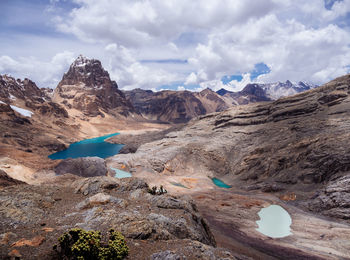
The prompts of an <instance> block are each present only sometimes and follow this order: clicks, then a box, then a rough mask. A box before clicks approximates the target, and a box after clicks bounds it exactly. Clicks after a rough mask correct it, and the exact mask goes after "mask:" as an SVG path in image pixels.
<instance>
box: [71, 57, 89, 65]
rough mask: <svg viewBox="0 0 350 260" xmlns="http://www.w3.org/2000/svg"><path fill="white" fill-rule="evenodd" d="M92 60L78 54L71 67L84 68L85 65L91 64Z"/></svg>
mask: <svg viewBox="0 0 350 260" xmlns="http://www.w3.org/2000/svg"><path fill="white" fill-rule="evenodd" d="M91 62H92V60H90V59H89V58H87V57H86V56H84V55H82V54H80V55H79V56H78V57H77V58H76V60H75V61H74V62H73V63H72V65H71V67H85V66H86V65H87V64H89V63H91Z"/></svg>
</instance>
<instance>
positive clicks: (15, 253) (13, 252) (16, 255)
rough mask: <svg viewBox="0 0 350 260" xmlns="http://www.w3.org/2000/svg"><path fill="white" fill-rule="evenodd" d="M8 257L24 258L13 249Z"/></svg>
mask: <svg viewBox="0 0 350 260" xmlns="http://www.w3.org/2000/svg"><path fill="white" fill-rule="evenodd" d="M8 256H11V257H22V255H21V254H20V252H19V251H18V250H17V249H13V250H12V251H11V252H10V253H8Z"/></svg>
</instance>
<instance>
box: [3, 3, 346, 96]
mask: <svg viewBox="0 0 350 260" xmlns="http://www.w3.org/2000/svg"><path fill="white" fill-rule="evenodd" d="M0 10H1V16H0V74H4V73H7V74H10V75H12V76H14V77H17V78H24V77H27V78H30V79H32V80H34V81H35V82H36V83H37V84H38V85H39V86H40V87H55V86H56V85H57V83H58V82H59V80H60V79H61V78H62V75H63V73H64V72H65V71H67V70H68V68H69V65H70V64H71V62H72V61H73V60H74V59H75V58H76V57H77V56H78V55H79V54H83V55H85V56H87V57H89V58H96V59H99V60H101V61H102V64H103V66H104V67H105V68H106V69H107V70H108V71H109V73H110V75H111V77H112V79H114V80H116V81H117V83H118V85H119V87H120V88H121V89H133V88H144V89H158V90H159V89H165V88H170V89H191V90H195V89H201V88H206V87H210V88H212V89H214V90H217V89H220V88H221V87H225V88H226V89H230V90H239V89H241V88H242V87H244V86H245V84H247V83H249V82H252V81H254V82H275V81H285V80H287V79H289V80H292V81H307V82H312V83H315V84H322V83H325V82H327V81H329V80H331V79H333V78H335V77H337V76H340V75H343V74H346V73H349V72H350V27H349V26H350V0H343V1H335V0H307V1H305V0H247V1H242V0H215V1H213V0H191V1H188V0H143V1H141V0H140V1H137V0H98V1H96V0H51V1H50V0H31V1H28V0H0Z"/></svg>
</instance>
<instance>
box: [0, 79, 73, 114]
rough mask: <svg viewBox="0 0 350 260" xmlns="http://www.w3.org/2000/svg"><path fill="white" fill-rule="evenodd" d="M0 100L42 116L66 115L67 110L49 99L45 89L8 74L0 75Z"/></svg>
mask: <svg viewBox="0 0 350 260" xmlns="http://www.w3.org/2000/svg"><path fill="white" fill-rule="evenodd" d="M0 101H1V102H3V103H5V104H9V105H11V104H12V105H17V106H19V107H20V108H22V109H29V110H30V111H32V112H37V114H39V115H43V116H51V115H52V116H54V117H68V114H67V111H66V110H65V109H64V108H63V107H62V106H60V105H59V104H56V103H54V102H52V101H51V97H50V96H49V95H47V93H46V91H44V90H42V89H39V88H38V87H37V85H36V84H35V83H34V82H33V81H31V80H29V79H24V80H20V79H15V78H13V77H11V76H8V75H0Z"/></svg>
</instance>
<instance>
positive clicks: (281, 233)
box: [256, 205, 292, 238]
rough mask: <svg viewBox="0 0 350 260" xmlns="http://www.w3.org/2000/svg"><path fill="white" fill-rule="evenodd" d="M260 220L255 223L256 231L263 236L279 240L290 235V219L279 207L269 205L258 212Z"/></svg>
mask: <svg viewBox="0 0 350 260" xmlns="http://www.w3.org/2000/svg"><path fill="white" fill-rule="evenodd" d="M258 215H259V217H260V220H258V221H256V223H257V224H258V226H259V228H257V229H256V230H257V231H259V232H260V233H262V234H264V235H265V236H269V237H272V238H281V237H286V236H289V235H291V234H292V233H291V230H290V225H291V224H292V218H291V217H290V215H289V213H288V212H287V211H286V210H285V209H284V208H282V207H281V206H279V205H270V206H268V207H266V208H263V209H261V210H260V211H259V212H258Z"/></svg>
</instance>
